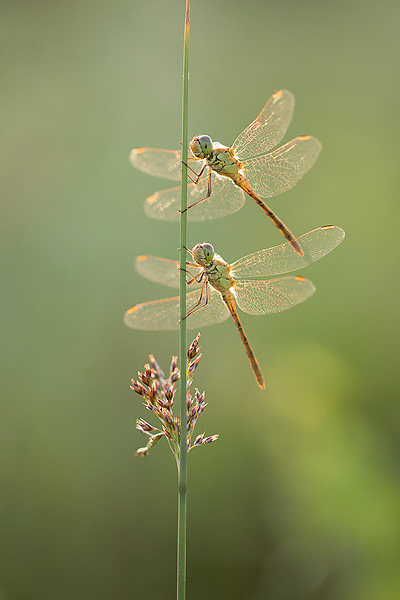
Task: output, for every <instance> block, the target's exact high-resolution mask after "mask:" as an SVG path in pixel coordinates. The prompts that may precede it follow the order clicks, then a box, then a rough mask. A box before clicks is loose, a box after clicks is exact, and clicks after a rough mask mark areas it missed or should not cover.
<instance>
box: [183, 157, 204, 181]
mask: <svg viewBox="0 0 400 600" xmlns="http://www.w3.org/2000/svg"><path fill="white" fill-rule="evenodd" d="M188 160H190V158H188ZM192 160H197V159H195V158H193V159H192ZM181 163H182V164H183V165H185V166H186V167H187V168H188V169H189V170H190V171H192V173H194V174H195V175H196V179H193V178H192V177H191V176H190V175H189V173H188V174H187V176H188V177H189V179H190V181H192V182H193V183H194V184H195V185H197V184H198V183H199V181H200V179H201V177H202V175H203V173H204V169H205V168H206V166H207V165H204V166H203V168H202V169H201V171H200V173H197V171H195V170H194V169H192V167H189V165H188V164H187V163H185V162H183V160H182V161H181Z"/></svg>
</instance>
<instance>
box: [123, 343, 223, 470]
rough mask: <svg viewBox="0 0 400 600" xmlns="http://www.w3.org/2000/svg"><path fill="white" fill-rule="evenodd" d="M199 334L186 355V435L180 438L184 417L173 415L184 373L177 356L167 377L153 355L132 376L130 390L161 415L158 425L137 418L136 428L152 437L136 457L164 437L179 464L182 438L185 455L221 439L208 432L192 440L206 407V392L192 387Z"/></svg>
mask: <svg viewBox="0 0 400 600" xmlns="http://www.w3.org/2000/svg"><path fill="white" fill-rule="evenodd" d="M199 339H200V334H198V335H197V336H196V338H195V339H194V340H193V342H192V343H191V344H190V346H189V349H188V352H187V355H186V369H185V370H186V381H187V389H186V394H185V412H184V414H186V417H185V418H184V421H186V436H182V437H181V431H182V427H181V423H182V418H179V417H177V416H175V414H174V400H175V396H176V385H177V383H178V381H180V379H181V373H180V371H179V369H178V365H177V357H176V356H173V357H172V360H171V365H170V368H169V374H168V377H166V376H165V374H164V372H163V370H162V369H161V368H160V366H159V365H158V363H157V361H156V359H155V358H154V356H153V355H152V354H150V356H149V363H148V364H146V365H144V370H143V373H141V372H140V371H139V372H138V375H137V379H131V385H130V387H131V390H133V391H134V392H135V393H136V394H138V395H139V396H140V397H141V398H142V400H143V404H144V406H145V408H147V410H149V411H150V412H152V413H153V415H154V416H155V417H157V418H158V421H159V426H158V427H155V426H154V425H152V424H151V423H148V422H147V421H145V419H137V421H136V429H137V430H138V431H140V432H141V433H143V434H144V435H146V436H147V437H148V438H149V439H148V442H147V444H146V446H144V447H142V448H138V450H137V451H136V456H142V457H144V456H147V455H148V453H149V452H150V450H151V448H152V447H153V446H154V445H155V444H156V443H157V442H158V441H159V440H160V439H161V438H165V439H166V440H167V443H168V445H169V447H170V449H171V451H172V453H173V454H174V456H175V460H176V463H177V465H178V467H179V463H180V457H181V441H182V439H183V442H184V445H185V455H186V454H187V453H188V452H190V451H191V450H193V448H197V447H199V446H201V445H203V444H209V443H211V442H214V441H215V440H217V439H218V435H211V436H207V437H206V435H205V433H202V434H200V435H197V436H196V438H195V439H194V440H193V436H194V429H195V427H196V424H197V421H198V419H199V417H200V415H201V413H202V412H203V411H204V409H205V408H206V406H207V404H206V402H205V392H202V393H200V392H199V390H198V389H197V388H195V392H194V394H193V395H192V394H191V393H190V388H191V386H192V384H193V378H194V374H195V372H196V369H197V367H198V366H199V363H200V359H201V356H202V355H201V354H200V348H199Z"/></svg>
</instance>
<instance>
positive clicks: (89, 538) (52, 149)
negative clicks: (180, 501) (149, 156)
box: [0, 0, 400, 600]
mask: <svg viewBox="0 0 400 600" xmlns="http://www.w3.org/2000/svg"><path fill="white" fill-rule="evenodd" d="M183 13H184V0H181V1H180V2H163V1H162V0H154V1H153V2H138V1H137V0H130V1H127V0H115V1H114V2H106V1H99V0H97V1H95V0H79V1H78V0H69V1H68V2H66V1H59V2H49V1H45V0H38V1H28V0H26V1H25V2H23V1H20V2H18V1H16V2H11V1H9V2H7V1H6V0H3V2H1V19H0V23H1V24H0V32H1V47H2V52H1V61H2V69H1V72H2V86H1V87H2V92H1V95H2V100H1V109H0V110H1V140H0V144H1V145H2V153H1V156H2V159H1V167H0V168H1V186H2V194H1V197H2V209H1V220H0V228H1V237H0V244H1V256H2V260H1V264H2V266H1V269H2V272H1V292H0V294H1V296H0V324H1V340H2V344H1V346H2V350H1V352H2V357H1V370H2V377H1V413H2V417H1V426H0V427H1V435H0V445H1V446H0V450H1V452H0V456H1V458H0V462H1V473H0V477H1V484H0V487H1V494H0V507H1V517H0V519H1V525H0V539H1V544H0V545H1V560H0V598H1V600H25V599H29V600H33V599H40V600H54V599H57V600H70V599H74V600H87V599H91V598H96V600H111V599H113V600H114V599H115V598H118V599H119V600H125V599H126V600H128V599H132V598H135V599H136V598H138V599H139V598H150V599H151V600H153V599H154V600H159V599H160V600H161V599H165V598H173V597H174V595H175V537H176V473H175V471H176V469H175V464H174V460H173V457H172V456H171V455H170V453H169V452H168V450H167V447H166V445H165V444H162V443H160V444H159V445H157V447H156V448H154V450H153V451H152V452H151V453H150V456H149V457H148V458H147V459H143V460H141V459H138V458H135V457H134V451H135V450H136V448H137V447H138V446H140V445H142V444H143V442H144V438H143V436H141V435H140V434H139V433H138V432H136V430H135V419H136V418H138V417H144V418H149V413H147V411H145V410H144V408H143V407H142V406H141V403H140V400H139V398H138V397H136V396H135V395H134V394H133V392H131V391H130V390H129V381H130V378H131V377H132V376H135V374H136V372H137V370H138V369H140V368H142V366H143V364H144V363H145V362H146V359H147V355H148V354H149V353H154V354H155V355H156V357H157V359H158V361H159V363H160V364H161V365H163V366H165V367H167V366H168V365H169V361H170V356H171V355H172V354H175V353H177V344H178V338H177V334H176V333H147V332H135V331H132V330H129V329H127V328H125V327H124V325H123V322H122V316H123V313H124V311H125V310H126V309H127V308H129V307H130V306H132V305H133V304H135V303H137V302H142V301H145V300H150V299H153V298H162V297H163V296H168V295H170V290H168V289H164V288H162V286H157V285H155V284H153V283H150V282H147V281H144V280H142V279H140V278H139V276H138V275H137V274H136V273H135V271H134V269H133V260H134V257H135V256H136V255H137V254H142V253H152V254H156V255H161V256H165V257H169V258H176V257H177V250H176V248H177V246H178V243H179V242H178V226H177V225H175V224H168V223H167V224H165V223H162V222H155V221H150V220H149V219H148V218H146V217H145V215H144V213H143V210H142V205H143V200H144V199H145V198H146V197H147V196H148V195H150V194H151V193H153V192H154V191H155V190H157V189H163V188H166V187H169V186H170V183H168V182H166V181H162V180H156V179H153V178H151V177H148V176H146V175H144V174H142V173H140V172H138V171H135V170H134V169H133V168H132V167H131V166H130V164H129V161H128V155H129V151H130V149H131V148H132V147H135V146H142V145H148V146H156V147H160V148H178V147H179V142H180V130H181V124H180V119H181V117H180V113H181V80H182V75H181V65H182V37H183V17H184V14H183ZM399 18H400V7H399V3H398V2H396V1H394V0H393V1H392V0H384V1H383V2H380V3H372V2H371V3H369V2H365V1H363V0H346V1H343V0H338V1H336V2H329V3H328V2H321V1H319V2H317V1H316V0H304V1H303V2H298V1H294V0H293V1H289V0H282V2H280V3H276V2H275V3H269V2H265V3H264V2H261V1H252V0H249V1H248V2H244V3H243V2H239V1H235V0H231V1H230V2H229V3H224V2H210V1H202V2H196V1H194V0H193V4H192V27H191V51H190V52H191V57H190V75H191V78H190V122H189V134H190V135H193V134H195V133H209V134H210V135H211V136H212V138H213V139H215V140H219V141H221V142H223V143H227V144H229V143H231V142H232V141H233V140H234V138H235V137H236V135H237V134H238V133H239V132H240V131H241V130H242V129H243V128H244V127H245V126H246V125H247V124H248V123H249V122H250V121H251V120H252V119H253V118H254V117H255V116H256V115H257V114H258V112H259V110H260V109H261V108H262V106H263V105H264V103H265V102H266V100H267V98H268V97H269V96H270V94H271V93H273V92H274V91H276V90H277V89H279V88H287V89H289V90H291V91H292V92H293V93H294V94H295V96H296V100H297V105H296V111H295V116H294V120H293V122H292V125H291V127H290V130H289V132H288V134H287V136H286V138H285V140H288V139H291V138H292V137H294V136H296V135H300V134H312V135H314V136H317V137H318V138H320V139H321V140H322V142H323V146H324V148H323V152H322V154H321V157H320V158H319V160H318V162H317V163H316V165H315V167H314V168H313V169H312V171H311V172H310V173H309V174H308V175H307V176H306V177H305V178H304V179H303V180H302V181H301V182H300V183H299V184H298V185H297V186H296V187H295V188H294V189H293V190H291V191H289V192H288V193H286V194H285V195H284V196H282V197H280V198H276V199H274V200H273V201H271V207H272V208H274V209H276V210H277V212H278V214H279V216H280V217H281V218H282V219H283V220H284V221H285V222H287V223H288V225H289V226H290V227H291V228H292V229H293V230H294V231H295V232H296V233H297V234H301V233H304V232H306V231H309V230H311V229H314V228H315V227H319V226H320V225H325V224H337V225H340V226H342V227H343V228H344V229H345V230H346V233H347V237H346V239H345V241H344V242H343V244H342V245H341V246H339V248H338V249H337V250H335V251H334V252H333V253H332V254H331V255H329V256H328V257H327V258H325V259H324V260H323V261H320V262H318V263H316V264H315V265H313V266H311V267H309V268H308V269H307V270H304V271H302V272H301V273H300V274H301V275H304V276H306V277H309V278H310V279H311V280H312V281H313V282H314V283H315V285H316V286H317V293H316V294H315V295H314V296H313V297H312V298H311V299H310V300H309V301H307V302H306V303H305V304H304V305H301V306H299V307H297V308H295V309H293V310H291V311H288V312H287V313H283V314H279V315H274V316H270V317H251V316H248V315H244V316H243V324H244V327H245V329H246V331H247V334H248V336H249V338H250V340H251V342H252V344H253V347H254V349H255V351H256V354H257V356H258V359H259V361H260V363H261V366H262V368H263V371H264V375H265V376H266V379H267V387H266V390H265V391H264V392H262V391H260V390H259V389H258V387H257V385H256V383H255V381H254V379H253V375H252V372H251V370H250V368H249V364H248V361H247V359H246V357H245V354H244V352H243V349H242V347H241V344H240V340H239V338H238V335H237V332H236V330H235V328H234V326H233V324H232V323H231V322H226V323H224V324H222V325H218V326H215V327H213V328H205V329H204V331H203V332H202V337H201V343H202V349H203V352H204V357H203V359H202V362H201V365H200V367H199V369H198V371H197V379H196V385H197V386H198V387H199V388H200V389H201V390H203V389H206V392H207V400H208V402H209V406H208V408H207V411H206V412H205V414H204V416H203V417H202V423H200V426H199V433H200V432H201V431H204V430H206V432H207V433H208V434H213V433H219V434H220V439H219V441H218V442H217V443H215V444H212V445H210V446H206V447H204V448H202V449H201V450H197V451H195V452H193V453H192V454H191V455H190V460H189V486H190V488H189V505H188V507H189V529H188V534H189V542H188V544H189V545H188V598H190V599H191V600H200V599H204V598H229V599H233V600H236V599H237V600H239V599H240V600H242V599H246V600H259V599H264V598H270V599H272V600H281V599H282V600H300V599H301V600H303V599H312V600H322V599H323V600H348V599H352V600H353V599H357V600H377V599H379V600H381V599H383V600H392V599H397V598H399V597H400V573H399V560H400V536H399V525H400V522H399V521H400V510H399V507H400V504H399V500H400V494H399V492H400V476H399V472H400V459H399V411H398V404H399V392H398V390H399V385H398V384H399V374H398V347H399V345H398V344H399V337H398V333H399V332H398V318H397V316H398V303H399V283H398V281H399V279H398V275H397V273H398V260H397V256H398V241H397V239H396V238H397V231H398V230H397V227H396V221H398V219H399V208H398V207H399V202H398V190H399V185H398V160H399V147H398V133H399V125H398V124H399V118H398V110H399V104H400V102H399V101H400V80H399V70H398V62H399V49H400V48H399V38H398V23H399ZM260 214H261V213H259V210H258V209H257V207H256V206H255V205H254V203H252V202H251V201H248V202H246V205H245V207H244V208H243V210H241V211H240V212H238V213H236V214H235V215H232V216H230V217H227V218H226V219H223V220H219V221H215V222H212V223H203V224H195V225H191V226H190V229H189V242H190V243H196V242H198V241H203V240H204V239H207V240H208V241H210V242H211V243H213V244H214V245H215V247H216V250H217V252H219V253H220V254H221V255H222V256H223V257H224V258H225V259H226V260H228V261H230V262H232V261H233V260H235V259H236V258H238V257H240V256H243V255H244V254H248V253H250V252H252V251H255V250H258V249H260V248H266V247H268V246H273V245H277V244H280V243H281V242H282V238H281V237H280V234H279V233H278V232H277V231H276V230H275V229H274V228H273V226H272V225H270V223H269V222H267V221H266V220H265V219H264V218H261V217H260ZM150 419H151V417H150Z"/></svg>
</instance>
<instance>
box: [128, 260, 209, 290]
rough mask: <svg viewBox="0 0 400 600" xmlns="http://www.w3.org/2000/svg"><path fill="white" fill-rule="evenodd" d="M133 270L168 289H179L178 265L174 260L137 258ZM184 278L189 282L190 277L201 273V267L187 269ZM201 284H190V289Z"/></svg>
mask: <svg viewBox="0 0 400 600" xmlns="http://www.w3.org/2000/svg"><path fill="white" fill-rule="evenodd" d="M135 268H136V270H137V272H138V273H140V275H142V277H144V278H145V279H149V280H150V281H154V282H155V283H161V284H163V285H167V286H168V287H172V288H177V287H179V279H180V269H179V263H178V262H177V261H176V260H169V259H168V258H160V257H159V256H149V255H146V256H138V257H137V258H136V261H135ZM187 271H188V272H187V274H186V277H187V279H188V280H189V281H190V280H191V278H192V277H195V276H196V275H199V273H201V271H202V268H201V267H187ZM201 285H202V284H199V283H197V282H196V281H194V282H193V283H191V284H190V289H197V288H199V287H201Z"/></svg>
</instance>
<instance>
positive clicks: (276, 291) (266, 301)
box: [233, 277, 315, 315]
mask: <svg viewBox="0 0 400 600" xmlns="http://www.w3.org/2000/svg"><path fill="white" fill-rule="evenodd" d="M233 289H234V293H235V296H236V301H237V305H238V306H239V308H241V309H242V310H243V311H244V312H246V313H249V314H251V315H265V314H268V313H278V312H282V311H284V310H287V309H288V308H292V306H296V304H299V303H300V302H304V300H307V298H309V297H310V296H311V295H312V294H313V293H314V292H315V287H314V284H313V283H312V282H311V281H309V280H308V279H304V277H280V278H279V279H266V280H259V281H256V280H251V279H250V280H246V279H241V280H239V281H236V283H235V286H234V288H233Z"/></svg>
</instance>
